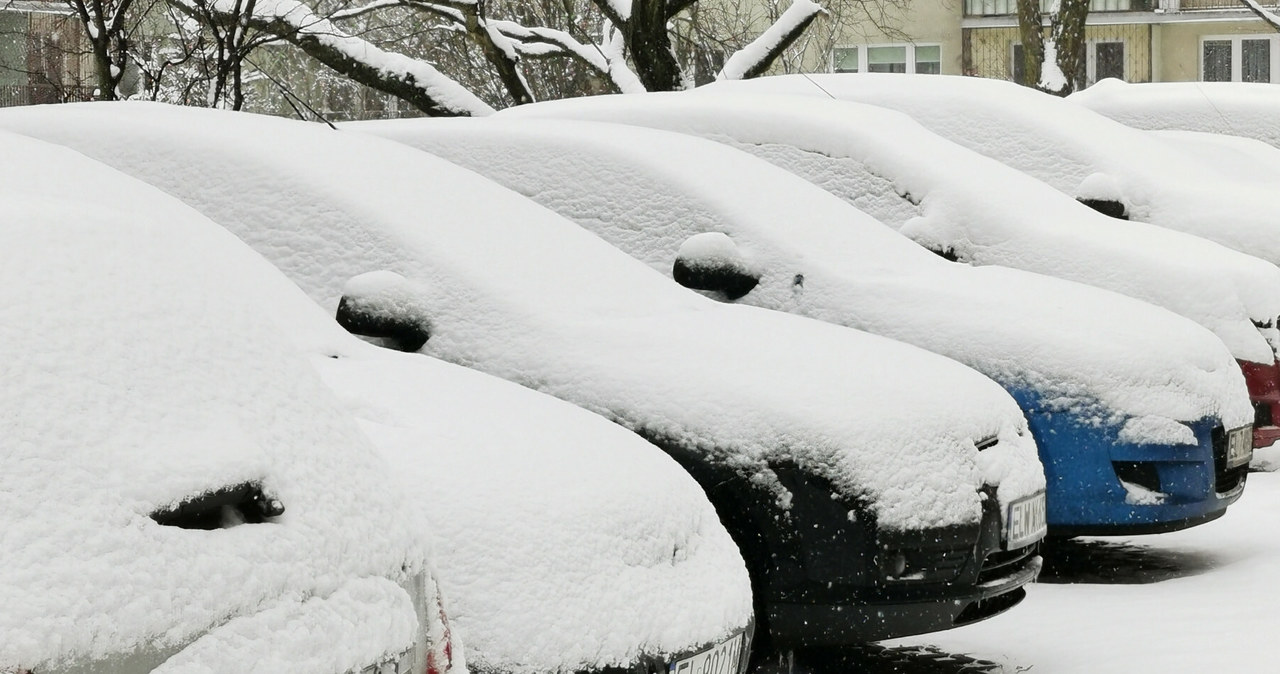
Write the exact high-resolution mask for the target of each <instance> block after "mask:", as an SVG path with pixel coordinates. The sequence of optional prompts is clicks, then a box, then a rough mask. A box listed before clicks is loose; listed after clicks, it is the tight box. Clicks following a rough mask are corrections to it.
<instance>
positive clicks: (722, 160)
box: [351, 119, 1252, 442]
mask: <svg viewBox="0 0 1280 674" xmlns="http://www.w3.org/2000/svg"><path fill="white" fill-rule="evenodd" d="M351 128H356V129H361V130H365V131H368V132H372V133H378V134H380V135H383V136H385V137H388V138H392V139H395V140H399V141H402V142H406V143H409V144H411V145H413V146H415V147H418V148H420V149H423V150H427V151H430V152H435V153H438V154H440V155H441V156H443V157H445V158H447V159H450V160H452V161H455V162H457V163H459V164H461V165H463V166H466V167H468V168H471V169H473V170H476V171H478V172H481V173H483V174H485V175H488V176H490V177H493V178H494V179H496V180H498V181H499V182H500V183H502V184H504V185H506V186H508V187H510V188H512V189H515V190H516V191H518V192H520V193H521V194H524V195H526V196H528V197H531V198H533V199H534V200H535V201H538V202H539V203H541V204H543V205H544V206H547V207H549V208H551V209H553V210H555V211H557V212H558V213H560V214H561V215H565V216H567V217H569V218H570V219H572V220H574V221H576V222H578V223H580V224H582V225H583V226H584V227H585V228H587V229H588V230H590V231H592V232H594V233H596V234H598V235H599V236H601V237H602V238H604V239H605V240H606V241H609V242H610V243H613V244H614V245H616V246H618V247H619V248H621V249H622V250H624V251H626V252H627V253H629V254H631V255H633V256H634V257H636V258H638V259H640V260H642V261H643V262H645V263H647V264H648V265H649V266H651V267H653V268H654V269H656V270H658V271H660V272H662V273H664V274H668V275H669V274H671V270H672V262H673V261H674V260H675V259H676V258H677V257H678V256H679V255H680V254H682V252H687V251H686V249H687V248H689V247H690V246H691V245H692V243H693V242H697V243H698V248H700V249H705V252H704V253H703V256H704V257H711V258H717V257H718V258H733V255H732V253H733V251H734V250H736V248H740V249H741V251H743V252H742V255H743V256H745V257H747V258H749V259H750V260H751V261H752V264H753V265H754V266H755V267H757V268H758V269H759V270H760V271H761V279H760V283H759V285H758V286H756V288H755V289H753V290H752V291H751V292H750V293H748V294H747V295H746V296H745V297H743V298H742V299H741V300H740V301H741V302H743V303H748V304H754V305H756V306H761V307H765V308H770V309H781V310H784V311H789V312H792V313H798V314H802V315H806V316H810V317H814V318H818V319H821V320H825V321H828V322H832V323H837V324H840V325H847V326H850V327H855V328H859V329H862V330H867V331H869V332H872V333H875V334H880V335H884V336H887V337H891V338H894V339H898V340H901V341H905V342H908V343H911V344H915V345H917V346H921V347H923V348H926V349H929V350H930V351H933V352H935V353H941V354H943V355H946V356H949V357H951V358H954V359H956V360H958V361H960V362H962V363H965V364H966V365H969V366H970V367H973V368H975V369H977V370H978V371H980V372H982V373H984V374H986V375H988V376H990V377H992V378H993V379H995V380H996V381H998V382H1000V383H1002V384H1004V385H1006V386H1008V387H1014V388H1028V387H1030V388H1032V389H1033V390H1035V391H1036V393H1037V394H1038V396H1039V397H1040V398H1041V399H1042V400H1045V401H1052V403H1050V406H1051V407H1052V408H1054V409H1057V410H1062V409H1065V410H1069V411H1072V412H1075V413H1078V414H1083V415H1085V416H1087V417H1089V418H1094V417H1101V418H1102V419H1104V420H1105V421H1106V422H1107V423H1111V424H1115V425H1118V424H1120V423H1122V422H1124V421H1125V420H1126V419H1129V418H1133V417H1148V416H1158V417H1161V418H1165V419H1168V418H1170V417H1172V418H1174V419H1178V420H1181V421H1196V420H1199V419H1201V418H1203V417H1205V416H1212V417H1217V416H1219V415H1223V416H1225V417H1226V418H1227V419H1229V420H1230V421H1229V422H1228V424H1229V427H1235V426H1237V425H1240V424H1243V423H1247V422H1248V420H1249V419H1250V418H1251V415H1252V410H1251V408H1250V407H1249V405H1248V400H1247V398H1248V395H1247V391H1246V389H1245V385H1244V380H1243V377H1242V376H1241V374H1240V370H1239V368H1238V367H1237V366H1236V364H1235V362H1234V361H1233V360H1232V358H1231V354H1230V353H1229V352H1228V351H1227V350H1226V349H1225V348H1224V347H1223V346H1222V343H1221V342H1220V341H1219V340H1218V339H1217V338H1215V337H1214V335H1213V334H1212V333H1210V332H1209V331H1208V330H1205V329H1204V328H1202V327H1200V326H1198V325H1196V324H1195V323H1192V322H1191V321H1188V320H1187V319H1184V318H1182V317H1180V316H1177V315H1176V314H1173V313H1171V312H1169V311H1167V310H1164V309H1160V308H1158V307H1153V306H1151V305H1149V304H1146V303H1144V302H1140V301H1137V300H1134V299H1131V298H1128V297H1124V296H1121V295H1117V294H1115V293H1110V292H1106V291H1102V290H1098V289H1095V288H1090V287H1087V286H1083V285H1080V284H1077V283H1071V282H1068V281H1061V280H1058V279H1053V278H1048V277H1044V276H1040V275H1037V274H1029V273H1026V272H1021V271H1016V270H1010V269H1001V268H996V267H990V268H974V267H968V266H962V265H957V264H953V263H950V262H947V261H946V260H943V259H942V258H940V257H938V256H937V255H934V254H932V253H930V252H928V251H926V250H924V249H923V248H921V247H920V246H918V245H916V244H914V243H912V242H911V241H910V240H908V239H907V238H905V237H903V236H901V235H899V234H897V233H896V232H894V231H893V230H891V229H890V228H888V227H886V226H885V225H884V224H882V223H880V222H878V221H876V220H875V219H873V218H871V217H870V216H868V215H866V214H865V213H863V212H861V211H859V210H857V209H855V208H853V207H851V206H850V205H848V204H847V203H845V202H844V201H843V200H841V199H839V198H837V197H836V196H834V195H832V194H830V193H828V192H825V191H824V190H822V189H820V188H818V187H816V186H815V185H813V184H811V183H809V182H807V181H805V180H803V179H801V178H799V177H797V176H794V175H792V174H790V173H788V172H786V171H784V170H782V169H780V168H778V167H775V166H773V165H771V164H769V163H767V162H764V161H762V160H759V159H756V158H755V157H752V156H749V155H747V154H745V153H743V152H740V151H738V150H735V149H733V148H730V147H726V146H724V145H722V144H719V143H713V142H711V141H708V140H704V139H701V138H695V137H691V136H684V135H679V134H673V133H667V132H662V131H655V130H652V129H645V128H639V127H629V126H623V125H618V124H603V123H593V122H582V121H563V120H547V119H530V120H524V119H521V120H509V121H507V120H500V119H484V120H469V119H459V120H403V121H396V122H373V123H363V124H357V125H352V127H351ZM601 185H608V186H609V188H608V189H600V186H601ZM797 204H803V207H801V208H797ZM705 237H714V238H712V239H705ZM735 246H736V248H735ZM726 250H728V252H726ZM736 263H737V262H736V260H735V264H736ZM797 279H801V280H797ZM1102 334H1105V335H1107V340H1106V342H1107V343H1106V344H1105V345H1103V344H1099V339H1098V336H1099V335H1102ZM1153 335H1158V336H1159V338H1158V339H1153V338H1152V337H1153ZM1099 408H1101V409H1099ZM1171 423H1172V422H1171ZM1175 425H1177V426H1179V427H1180V428H1182V429H1183V430H1184V431H1185V432H1186V433H1187V434H1190V432H1191V431H1190V429H1189V428H1187V427H1186V426H1182V425H1181V424H1175ZM1166 435H1167V434H1153V435H1152V436H1151V438H1152V441H1153V442H1163V439H1164V437H1165V436H1166ZM1142 437H1143V436H1142V435H1141V434H1137V435H1136V436H1134V440H1135V441H1137V442H1141V441H1142Z"/></svg>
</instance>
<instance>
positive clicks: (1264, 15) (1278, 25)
mask: <svg viewBox="0 0 1280 674" xmlns="http://www.w3.org/2000/svg"><path fill="white" fill-rule="evenodd" d="M1240 2H1243V3H1244V5H1245V7H1248V8H1249V9H1250V10H1252V11H1253V13H1254V14H1257V15H1258V18H1259V19H1262V20H1263V21H1266V22H1267V23H1269V24H1271V27H1272V28H1275V29H1276V30H1280V14H1276V13H1274V12H1271V11H1268V10H1266V9H1263V8H1262V5H1259V4H1258V3H1257V0H1240Z"/></svg>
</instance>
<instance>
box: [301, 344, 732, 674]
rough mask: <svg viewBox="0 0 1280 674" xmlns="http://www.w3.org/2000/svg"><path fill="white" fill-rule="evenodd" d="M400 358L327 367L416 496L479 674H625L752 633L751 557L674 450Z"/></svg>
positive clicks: (456, 623) (521, 394) (442, 367)
mask: <svg viewBox="0 0 1280 674" xmlns="http://www.w3.org/2000/svg"><path fill="white" fill-rule="evenodd" d="M388 356H391V357H384V358H379V359H372V360H371V359H367V358H366V359H358V358H342V359H331V358H324V357H318V358H317V359H316V365H317V367H318V368H319V370H320V372H321V373H322V374H323V376H324V378H325V380H326V381H327V382H329V384H330V385H331V386H332V387H333V388H334V390H336V391H339V392H340V393H341V395H342V397H343V399H344V400H345V401H346V403H347V404H348V406H349V407H350V408H351V410H352V411H353V413H355V414H356V415H357V416H359V417H360V418H361V419H362V420H363V421H364V427H365V429H366V431H367V432H368V434H369V435H370V437H372V438H373V439H374V441H375V442H376V443H377V444H378V446H379V447H381V448H382V449H383V450H384V452H385V453H386V455H387V458H388V460H389V461H390V462H391V464H392V466H393V467H395V469H396V473H397V474H398V475H399V476H400V478H401V480H402V481H403V482H404V484H405V485H406V486H407V487H408V488H409V489H410V491H411V492H412V493H414V494H416V495H417V498H416V499H414V503H415V504H416V505H417V506H418V507H419V508H420V509H421V511H422V516H423V518H424V519H426V520H427V521H428V522H429V524H430V527H429V530H430V531H431V533H432V536H433V540H434V549H435V551H436V559H437V565H438V567H439V569H440V572H441V586H442V587H443V588H444V591H445V595H446V596H447V597H449V598H450V600H451V605H450V609H451V610H450V618H451V619H452V621H453V627H454V630H455V633H457V634H459V635H460V636H461V637H462V640H463V642H464V643H465V644H466V647H467V657H468V661H469V662H470V663H471V664H472V665H473V666H475V667H477V669H478V670H480V671H504V672H516V673H522V672H528V673H529V674H532V673H534V672H571V671H583V670H588V669H599V668H601V667H606V666H620V667H625V666H627V665H629V664H631V663H634V662H636V661H637V660H638V658H639V656H640V655H662V654H672V653H677V652H680V651H686V650H688V649H690V648H695V647H700V646H702V645H704V644H706V643H709V642H713V641H720V640H723V639H724V638H725V637H726V636H728V633H729V631H730V630H732V629H736V628H741V627H743V626H745V625H746V623H747V621H748V620H749V619H750V617H751V589H750V581H749V579H748V578H747V571H746V567H745V566H744V565H743V563H742V559H741V557H740V556H739V555H738V549H737V546H735V545H734V543H733V541H732V540H731V539H730V538H729V535H728V533H727V532H725V530H724V527H723V526H721V524H720V520H719V519H718V518H717V516H716V513H715V510H714V509H713V508H712V507H711V504H710V503H708V502H707V499H706V497H705V496H704V495H703V492H702V489H701V488H700V487H699V486H698V485H697V483H695V482H694V481H693V479H692V478H690V477H689V476H688V475H687V474H686V473H685V472H684V471H683V469H681V468H680V467H679V466H678V465H676V463H675V462H674V461H672V460H671V459H670V458H669V457H668V456H667V455H665V454H663V453H662V452H661V451H660V450H658V448H657V447H654V446H653V445H650V444H648V443H646V442H644V441H643V440H641V439H640V438H639V437H637V436H636V435H634V434H632V433H630V432H628V431H627V430H625V429H623V428H621V427H619V426H618V425H616V424H613V423H610V422H609V421H608V420H606V419H604V418H602V417H600V416H598V415H594V414H591V413H589V412H586V411H585V410H582V409H580V408H578V407H575V406H573V405H570V404H568V403H565V402H563V401H560V400H557V399H555V398H552V397H550V396H545V395H542V394H539V393H536V392H534V391H530V390H528V389H526V388H523V387H520V386H516V385H514V384H511V383H509V382H505V381H501V380H498V379H495V378H493V377H489V376H487V375H484V374H481V373H479V372H475V371H474V370H468V369H464V368H460V367H457V366H453V365H449V364H447V363H442V362H440V361H437V360H435V359H428V358H422V357H421V356H417V355H409V354H398V353H397V354H388Z"/></svg>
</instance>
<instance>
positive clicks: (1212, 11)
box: [811, 0, 1280, 85]
mask: <svg viewBox="0 0 1280 674" xmlns="http://www.w3.org/2000/svg"><path fill="white" fill-rule="evenodd" d="M1042 1H1043V3H1044V6H1045V8H1046V9H1047V8H1048V4H1049V2H1050V1H1051V0H1042ZM1266 4H1268V5H1272V6H1275V5H1277V4H1280V2H1277V0H1270V2H1267V3H1266ZM899 29H900V31H901V32H902V33H905V34H907V35H910V36H911V40H910V41H904V40H903V39H902V38H901V37H897V38H894V37H890V36H889V31H880V30H876V29H871V30H865V29H860V30H859V31H858V32H859V36H858V37H857V38H851V39H846V40H843V41H841V42H840V43H838V45H837V46H836V47H835V48H834V49H833V50H832V53H831V54H830V55H828V56H827V57H826V59H825V60H826V63H825V64H823V63H822V61H823V59H822V58H821V57H820V56H819V57H816V58H814V59H812V60H811V62H812V63H813V65H814V66H816V67H817V68H823V66H824V65H825V69H826V70H830V71H833V72H915V73H935V72H936V73H943V74H949V75H961V74H967V75H977V76H981V77H991V78H997V79H1007V80H1013V79H1016V78H1017V75H1018V74H1019V69H1020V68H1021V61H1022V59H1021V52H1020V50H1021V39H1020V36H1019V33H1018V21H1017V3H1016V0H918V1H915V2H911V3H909V5H908V7H907V9H906V11H905V12H904V14H903V16H902V19H901V25H900V26H899ZM1085 38H1086V45H1085V48H1086V53H1085V59H1084V70H1085V72H1083V73H1081V75H1083V77H1082V78H1081V81H1082V82H1084V83H1085V85H1088V84H1092V83H1094V82H1096V81H1098V80H1100V79H1103V78H1106V77H1116V78H1119V79H1123V80H1125V81H1128V82H1177V81H1235V82H1280V33H1277V32H1276V31H1275V30H1274V29H1272V28H1271V27H1270V26H1269V25H1268V24H1266V23H1265V22H1263V21H1261V20H1260V19H1258V18H1256V17H1255V16H1254V15H1253V14H1252V13H1251V12H1249V10H1248V9H1246V8H1245V7H1244V5H1242V4H1240V3H1239V2H1238V0H1093V2H1092V5H1091V7H1090V12H1089V19H1088V22H1087V26H1086V33H1085Z"/></svg>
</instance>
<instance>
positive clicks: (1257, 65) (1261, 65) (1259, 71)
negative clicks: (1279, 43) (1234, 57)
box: [1240, 40, 1271, 82]
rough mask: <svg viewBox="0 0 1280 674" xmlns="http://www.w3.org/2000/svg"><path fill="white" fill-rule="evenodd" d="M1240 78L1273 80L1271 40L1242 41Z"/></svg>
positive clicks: (1262, 80)
mask: <svg viewBox="0 0 1280 674" xmlns="http://www.w3.org/2000/svg"><path fill="white" fill-rule="evenodd" d="M1240 80H1241V81H1242V82H1270V81H1271V40H1241V41H1240Z"/></svg>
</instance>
